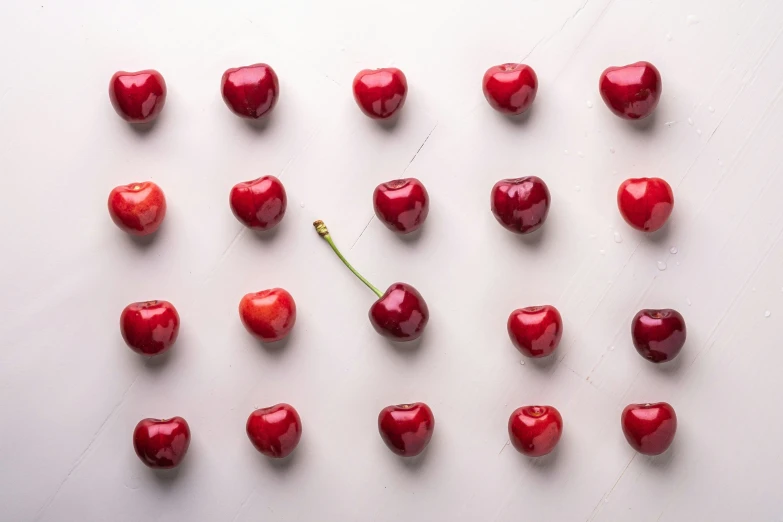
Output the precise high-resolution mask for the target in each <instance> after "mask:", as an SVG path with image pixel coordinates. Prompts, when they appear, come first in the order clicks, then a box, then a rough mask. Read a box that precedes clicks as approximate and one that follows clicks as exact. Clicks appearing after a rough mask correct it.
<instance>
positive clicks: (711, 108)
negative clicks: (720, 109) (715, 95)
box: [707, 105, 715, 112]
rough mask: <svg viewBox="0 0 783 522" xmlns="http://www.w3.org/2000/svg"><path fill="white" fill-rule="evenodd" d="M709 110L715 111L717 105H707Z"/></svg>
mask: <svg viewBox="0 0 783 522" xmlns="http://www.w3.org/2000/svg"><path fill="white" fill-rule="evenodd" d="M707 110H708V111H710V112H715V107H713V106H712V105H710V106H709V107H707Z"/></svg>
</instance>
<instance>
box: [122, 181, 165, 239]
mask: <svg viewBox="0 0 783 522" xmlns="http://www.w3.org/2000/svg"><path fill="white" fill-rule="evenodd" d="M109 215H110V216H111V219H112V221H114V224H115V225H117V226H118V227H120V228H121V229H122V230H124V231H125V232H127V233H128V234H131V235H133V236H146V235H148V234H152V233H153V232H155V231H156V230H158V227H160V224H161V223H162V222H163V218H164V217H166V197H165V196H164V195H163V191H162V190H161V188H160V187H159V186H157V185H156V184H155V183H153V182H151V181H143V182H141V183H131V184H129V185H120V186H119V187H115V188H114V189H112V191H111V192H110V193H109Z"/></svg>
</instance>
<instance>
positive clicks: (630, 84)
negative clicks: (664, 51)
mask: <svg viewBox="0 0 783 522" xmlns="http://www.w3.org/2000/svg"><path fill="white" fill-rule="evenodd" d="M661 88H662V87H661V73H659V72H658V69H656V68H655V66H654V65H653V64H651V63H650V62H636V63H632V64H630V65H624V66H622V67H609V68H608V69H606V70H605V71H604V72H603V73H602V74H601V79H600V80H599V82H598V90H599V91H600V92H601V98H603V99H604V103H606V106H607V107H609V110H611V111H612V112H613V113H615V114H616V115H617V116H619V117H621V118H624V119H626V120H638V119H641V118H646V117H647V116H649V115H650V114H652V112H653V110H655V107H656V106H657V105H658V101H659V100H660V99H661Z"/></svg>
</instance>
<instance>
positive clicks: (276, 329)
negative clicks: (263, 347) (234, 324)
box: [239, 288, 296, 343]
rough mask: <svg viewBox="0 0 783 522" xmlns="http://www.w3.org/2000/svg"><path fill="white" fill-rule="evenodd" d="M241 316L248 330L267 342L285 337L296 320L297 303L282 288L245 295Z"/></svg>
mask: <svg viewBox="0 0 783 522" xmlns="http://www.w3.org/2000/svg"><path fill="white" fill-rule="evenodd" d="M239 318H240V319H241V320H242V324H243V325H244V326H245V328H246V329H247V331H248V332H250V333H251V334H252V335H253V336H254V337H256V338H257V339H259V340H260V341H263V342H265V343H271V342H275V341H279V340H281V339H283V338H285V337H286V336H287V335H288V334H289V333H290V332H291V329H292V328H293V327H294V323H295V322H296V303H294V298H293V297H291V294H289V293H288V292H286V291H285V290H283V289H282V288H272V289H270V290H262V291H260V292H255V293H252V294H247V295H245V296H244V297H243V298H242V300H241V301H240V302H239Z"/></svg>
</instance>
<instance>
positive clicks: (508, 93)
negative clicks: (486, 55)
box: [481, 63, 538, 114]
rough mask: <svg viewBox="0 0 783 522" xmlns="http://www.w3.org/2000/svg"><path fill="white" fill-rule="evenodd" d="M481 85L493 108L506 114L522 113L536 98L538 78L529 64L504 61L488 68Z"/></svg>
mask: <svg viewBox="0 0 783 522" xmlns="http://www.w3.org/2000/svg"><path fill="white" fill-rule="evenodd" d="M481 86H482V88H483V90H484V97H485V98H486V99H487V101H488V102H489V104H490V105H491V106H492V108H493V109H495V110H496V111H499V112H502V113H504V114H522V113H523V112H525V111H526V110H528V109H529V108H530V106H531V105H532V104H533V100H535V99H536V92H537V91H538V78H537V77H536V72H535V71H534V70H533V68H532V67H530V66H529V65H525V64H523V63H504V64H503V65H495V66H494V67H490V68H489V69H487V72H485V73H484V79H483V81H482V83H481Z"/></svg>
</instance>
